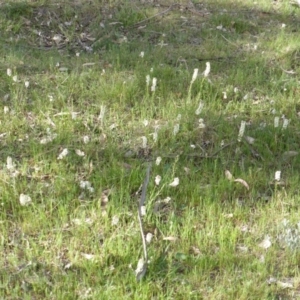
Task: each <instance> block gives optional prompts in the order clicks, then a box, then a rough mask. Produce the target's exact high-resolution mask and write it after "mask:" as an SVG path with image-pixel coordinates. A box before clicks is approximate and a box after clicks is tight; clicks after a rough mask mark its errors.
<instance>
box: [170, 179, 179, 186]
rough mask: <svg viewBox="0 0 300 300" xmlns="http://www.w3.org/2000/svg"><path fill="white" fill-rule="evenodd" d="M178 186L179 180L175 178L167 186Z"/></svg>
mask: <svg viewBox="0 0 300 300" xmlns="http://www.w3.org/2000/svg"><path fill="white" fill-rule="evenodd" d="M178 184H179V178H178V177H175V178H174V180H173V181H172V182H171V183H170V184H169V186H172V187H175V186H177V185H178Z"/></svg>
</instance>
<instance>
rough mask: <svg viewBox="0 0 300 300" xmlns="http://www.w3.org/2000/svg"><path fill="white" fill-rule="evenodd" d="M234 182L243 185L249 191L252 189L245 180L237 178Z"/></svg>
mask: <svg viewBox="0 0 300 300" xmlns="http://www.w3.org/2000/svg"><path fill="white" fill-rule="evenodd" d="M234 182H239V183H241V184H242V185H243V186H244V187H245V188H246V189H247V190H248V191H249V189H250V188H249V185H248V183H247V182H246V181H245V180H244V179H241V178H237V179H235V180H234Z"/></svg>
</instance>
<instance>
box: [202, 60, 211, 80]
mask: <svg viewBox="0 0 300 300" xmlns="http://www.w3.org/2000/svg"><path fill="white" fill-rule="evenodd" d="M209 73H210V62H209V61H208V62H207V63H206V68H205V71H204V72H203V76H204V77H208V75H209Z"/></svg>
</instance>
